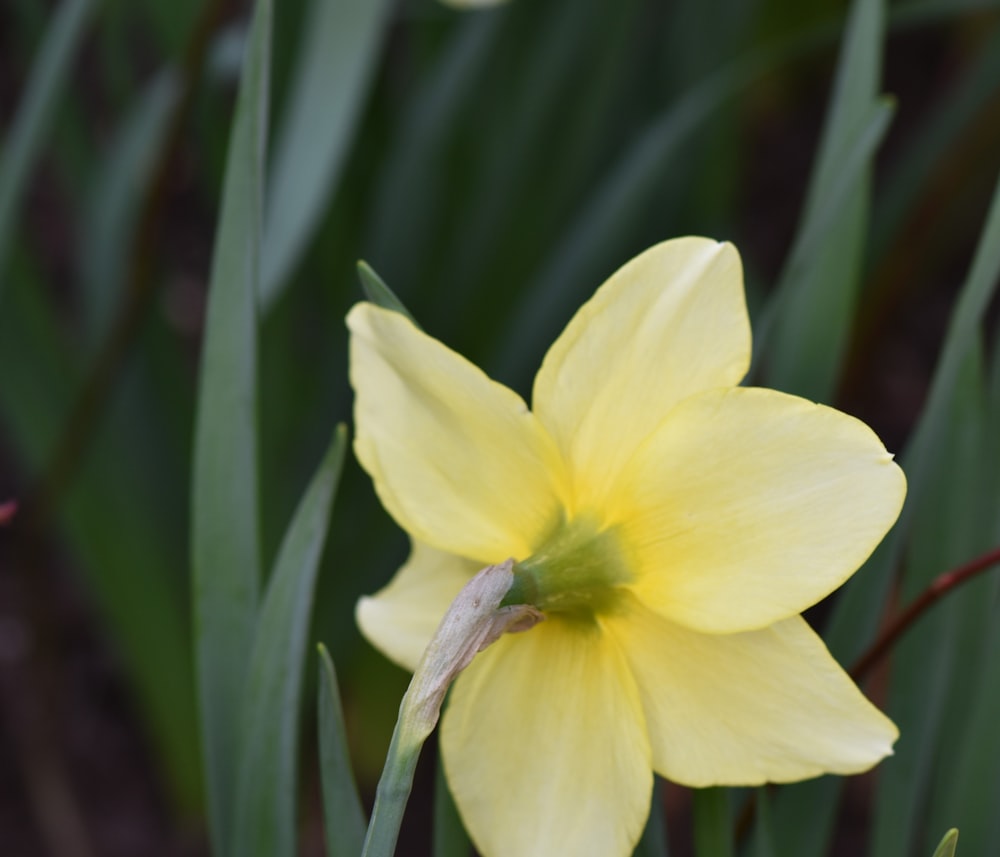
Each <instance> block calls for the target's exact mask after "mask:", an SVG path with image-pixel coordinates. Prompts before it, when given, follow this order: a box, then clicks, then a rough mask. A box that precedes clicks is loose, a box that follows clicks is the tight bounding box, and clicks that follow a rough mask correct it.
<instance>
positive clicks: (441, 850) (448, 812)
mask: <svg viewBox="0 0 1000 857" xmlns="http://www.w3.org/2000/svg"><path fill="white" fill-rule="evenodd" d="M471 851H472V841H471V840H470V839H469V834H468V833H466V831H465V826H464V825H463V824H462V818H461V816H460V815H459V814H458V807H456V806H455V800H454V798H453V797H452V796H451V790H450V789H449V788H448V781H447V779H446V778H445V775H444V765H443V764H442V762H441V757H440V754H439V755H438V760H437V769H436V771H435V775H434V857H469V854H470V852H471Z"/></svg>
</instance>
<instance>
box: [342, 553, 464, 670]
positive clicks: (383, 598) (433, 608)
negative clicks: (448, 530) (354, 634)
mask: <svg viewBox="0 0 1000 857" xmlns="http://www.w3.org/2000/svg"><path fill="white" fill-rule="evenodd" d="M480 567H481V566H480V565H479V564H478V563H475V562H472V561H470V560H467V559H463V558H462V557H459V556H455V555H454V554H450V553H445V552H444V551H439V550H437V549H436V548H432V547H430V546H429V545H425V544H423V543H422V542H416V541H415V542H413V543H412V547H411V550H410V556H409V557H408V558H407V560H406V562H405V563H404V564H403V566H402V568H400V569H399V571H397V572H396V576H395V577H393V579H392V580H391V581H389V583H388V584H387V585H386V586H385V587H383V588H382V589H381V590H379V591H378V592H377V593H376V594H375V595H369V596H365V597H364V598H361V599H360V600H359V601H358V606H357V609H356V610H355V618H356V619H357V622H358V627H360V628H361V633H363V634H364V635H365V638H366V639H367V640H368V642H370V643H371V644H372V645H373V646H374V647H375V648H376V649H378V650H379V651H380V652H382V654H384V655H385V656H386V657H387V658H389V660H391V661H393V662H395V663H397V664H399V665H400V666H401V667H403V669H407V670H410V672H413V670H415V669H416V668H417V664H418V663H419V661H420V656H421V655H422V654H423V653H424V649H425V648H427V644H428V643H429V642H430V640H431V637H433V636H434V632H435V631H436V630H437V627H438V623H440V621H441V617H442V616H444V613H445V611H446V610H447V609H448V606H449V605H450V604H451V602H452V601H454V600H455V596H456V595H458V593H459V591H460V590H461V589H462V587H463V586H465V584H466V583H468V582H469V580H470V579H471V578H472V576H473V575H474V574H475V573H476V572H477V571H479V569H480Z"/></svg>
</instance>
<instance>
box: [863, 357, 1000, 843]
mask: <svg viewBox="0 0 1000 857" xmlns="http://www.w3.org/2000/svg"><path fill="white" fill-rule="evenodd" d="M981 362H982V359H981V354H980V353H979V349H978V348H976V349H975V350H972V351H970V353H969V354H968V356H967V359H966V360H965V362H964V363H963V364H962V367H961V372H960V374H959V376H958V378H957V379H956V386H955V392H954V396H953V404H952V408H951V411H950V413H949V419H948V420H947V427H946V432H945V434H944V436H943V438H942V445H941V446H940V447H939V448H938V450H937V451H936V454H935V456H934V466H933V467H932V468H931V469H930V470H928V476H927V482H926V487H925V490H924V491H923V492H922V495H921V498H917V501H916V502H915V504H914V513H913V515H914V527H913V536H912V539H911V540H910V545H909V546H908V549H907V555H908V561H907V564H906V568H905V571H904V574H903V576H902V579H901V581H900V591H901V599H902V602H903V603H904V604H908V603H910V602H911V601H912V600H913V599H914V598H915V597H916V596H917V595H918V594H919V593H921V592H923V591H924V590H925V589H926V587H927V586H928V585H929V584H930V583H931V581H932V580H933V579H934V577H935V576H936V575H938V574H940V573H941V571H943V570H945V569H948V568H952V567H954V566H955V565H957V564H959V563H961V562H962V561H964V560H965V559H967V558H968V557H969V556H973V555H975V554H977V553H978V552H979V551H980V550H981V549H982V547H983V545H982V544H980V542H981V541H982V540H983V537H984V535H985V528H983V527H982V526H975V525H976V524H980V523H981V522H980V521H979V520H978V519H979V518H980V517H981V516H980V515H979V514H978V510H979V509H980V508H981V506H982V502H983V500H984V499H985V498H984V497H983V496H982V495H981V492H980V491H979V490H977V487H978V486H977V482H978V481H979V478H980V476H981V472H982V463H981V459H982V448H983V440H984V437H983V435H984V429H985V425H984V422H985V402H984V396H983V370H982V366H981ZM991 440H992V439H991ZM943 498H946V499H945V501H944V502H942V499H943ZM983 582H985V583H987V584H988V583H989V581H976V582H975V583H974V584H970V589H969V590H966V591H965V592H960V593H957V594H954V595H952V596H951V597H949V599H948V600H947V602H946V603H944V604H942V605H940V606H939V607H938V608H937V609H935V610H933V611H930V612H929V613H928V615H927V616H925V617H923V618H922V619H921V621H920V622H919V623H917V624H916V625H915V626H914V627H913V628H912V629H911V631H909V632H908V634H907V635H906V636H905V637H904V638H902V639H901V640H900V641H899V643H898V644H897V645H896V646H895V649H894V652H893V656H892V675H891V678H890V693H889V701H888V705H887V709H888V712H889V714H890V716H892V717H893V719H894V720H895V721H896V725H897V726H898V727H899V730H900V733H901V738H900V741H899V744H898V746H897V748H896V753H895V755H894V756H893V757H892V758H891V759H888V760H886V762H885V763H884V764H883V765H882V766H881V768H880V771H879V780H878V789H877V793H876V801H875V814H874V822H873V831H872V841H873V847H872V853H874V854H878V855H879V857H904V855H908V854H913V853H915V852H916V851H917V850H918V849H917V847H916V846H917V843H918V842H920V840H921V839H922V833H923V829H922V828H923V824H922V822H923V821H924V819H925V818H926V802H927V797H928V793H929V791H930V789H931V787H932V784H933V782H934V780H935V779H936V778H937V777H938V776H940V772H939V771H938V770H936V766H935V756H936V755H937V751H938V748H939V746H947V744H948V743H950V742H949V741H948V740H947V738H946V736H945V735H944V734H943V732H942V728H943V724H944V721H945V719H946V712H947V709H948V707H949V706H955V705H959V706H960V707H961V708H962V709H963V713H964V714H965V715H966V717H967V713H968V712H967V711H965V708H966V706H967V705H968V703H969V700H967V699H965V698H963V694H961V693H959V692H957V691H958V688H957V687H956V684H955V680H956V678H957V677H958V675H957V674H958V673H959V672H960V671H962V670H963V669H964V665H963V664H962V663H961V644H962V642H964V640H963V631H964V628H963V626H965V625H966V624H970V625H973V626H978V625H980V623H979V622H975V621H974V619H975V617H974V616H972V615H971V613H972V612H975V609H976V607H977V606H982V593H981V590H979V587H980V585H981V584H982V583H983ZM976 590H979V591H976ZM970 592H971V594H972V596H973V600H972V602H971V603H970V602H969V600H968V595H969V594H970ZM970 608H971V610H970ZM979 630H980V631H983V632H985V631H988V625H987V626H986V627H981V626H980V627H979ZM967 654H971V653H967ZM960 722H963V723H964V722H965V717H963V718H962V719H961V721H960ZM942 739H945V740H944V743H943V744H939V742H940V741H941V740H942ZM937 829H938V830H939V829H940V828H937Z"/></svg>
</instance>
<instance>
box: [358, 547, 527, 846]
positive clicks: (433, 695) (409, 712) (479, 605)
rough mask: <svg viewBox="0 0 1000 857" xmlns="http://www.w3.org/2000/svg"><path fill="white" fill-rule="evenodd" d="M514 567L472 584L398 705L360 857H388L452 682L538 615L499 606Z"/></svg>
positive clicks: (493, 570)
mask: <svg viewBox="0 0 1000 857" xmlns="http://www.w3.org/2000/svg"><path fill="white" fill-rule="evenodd" d="M513 566H514V561H513V560H510V559H509V560H506V561H505V562H502V563H500V564H499V565H490V566H487V567H486V568H484V569H483V570H482V571H480V572H479V573H478V574H477V575H476V576H475V577H473V578H472V580H470V581H469V582H468V583H467V584H466V585H465V587H464V588H463V589H462V591H461V592H460V593H459V594H458V597H457V598H456V599H455V600H454V601H453V602H452V604H451V606H450V607H449V608H448V611H447V613H445V615H444V618H443V619H442V620H441V624H440V625H439V626H438V629H437V631H436V632H435V634H434V638H433V639H432V640H431V641H430V643H429V644H428V646H427V649H426V651H425V652H424V654H423V657H421V659H420V663H419V664H418V665H417V669H416V672H414V673H413V678H412V679H411V680H410V686H409V687H408V688H407V689H406V693H405V694H403V701H402V702H401V703H400V705H399V719H398V720H397V721H396V728H395V729H394V730H393V733H392V741H391V742H390V743H389V752H388V755H387V756H386V762H385V767H384V768H383V770H382V777H381V779H380V780H379V783H378V788H377V789H376V791H375V806H374V807H373V808H372V817H371V821H370V822H369V824H368V834H367V835H366V836H365V845H364V850H363V851H362V857H390V855H392V854H393V852H394V851H395V849H396V840H397V839H398V838H399V826H400V824H401V823H402V820H403V813H404V811H405V810H406V801H407V800H408V799H409V797H410V789H411V788H412V786H413V772H414V770H416V767H417V760H418V759H419V758H420V749H421V748H422V747H423V744H424V741H426V740H427V737H428V736H429V735H430V734H431V732H433V731H434V727H435V726H436V725H437V721H438V716H439V715H440V712H441V704H442V703H443V702H444V697H445V694H446V693H447V692H448V688H449V687H450V686H451V683H452V681H454V679H455V677H456V676H457V675H458V674H459V673H460V672H461V671H462V670H463V669H465V668H466V667H467V666H468V665H469V663H470V662H471V661H472V659H473V658H474V657H475V656H476V653H477V652H480V651H482V650H483V649H485V648H486V647H487V646H489V645H490V644H491V643H493V642H495V641H496V640H497V639H498V638H499V637H500V636H501V635H502V634H503V633H504V632H506V631H524V630H527V629H528V628H530V627H532V626H533V625H535V624H536V623H537V622H539V621H541V619H542V615H541V614H540V613H539V612H538V611H537V610H535V608H534V607H531V606H529V605H527V604H514V605H505V606H501V602H502V601H503V599H504V597H505V596H506V595H507V593H508V591H509V590H510V587H511V584H512V583H513V582H514V572H513Z"/></svg>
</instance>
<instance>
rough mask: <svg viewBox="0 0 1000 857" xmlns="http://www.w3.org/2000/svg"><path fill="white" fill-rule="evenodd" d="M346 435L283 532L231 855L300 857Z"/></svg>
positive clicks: (255, 664) (251, 704) (258, 662)
mask: <svg viewBox="0 0 1000 857" xmlns="http://www.w3.org/2000/svg"><path fill="white" fill-rule="evenodd" d="M346 446H347V430H346V429H345V428H344V426H339V427H338V428H337V431H336V434H335V435H334V438H333V442H332V443H331V444H330V448H329V450H328V451H327V453H326V455H325V456H324V458H323V461H322V463H321V464H320V466H319V469H318V470H317V471H316V475H315V476H314V477H313V479H312V483H311V484H310V485H309V490H308V491H307V492H306V494H305V496H304V497H303V498H302V501H301V502H300V503H299V507H298V509H297V510H296V512H295V516H294V517H293V518H292V522H291V524H290V525H289V527H288V531H287V533H286V534H285V539H284V542H283V543H282V546H281V550H280V551H279V552H278V558H277V560H276V562H275V566H274V572H273V573H272V575H271V580H270V583H269V585H268V589H267V594H266V596H265V598H264V602H263V604H262V606H261V611H260V619H259V620H258V622H257V629H256V635H255V637H254V644H253V654H252V655H251V657H250V666H249V672H248V674H247V685H246V694H245V696H244V701H243V738H242V742H241V745H242V746H241V748H240V771H241V774H240V778H239V790H238V792H237V801H236V823H235V826H234V840H233V841H234V845H233V850H232V853H233V854H237V855H240V857H273V855H284V854H295V851H296V842H295V839H296V837H295V820H296V812H295V804H296V795H297V793H298V788H297V786H298V782H297V771H298V764H297V763H298V744H299V741H298V737H299V703H300V696H301V691H302V673H303V667H304V662H305V653H306V635H307V634H308V631H309V620H310V617H311V615H312V606H313V593H314V591H315V583H316V575H317V573H318V571H319V561H320V557H321V556H322V553H323V545H324V544H325V543H326V534H327V530H328V527H329V521H330V508H331V506H332V505H333V498H334V495H335V493H336V490H337V484H338V482H339V481H340V473H341V469H342V467H343V463H344V450H345V449H346Z"/></svg>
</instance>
